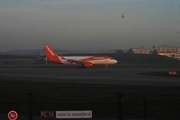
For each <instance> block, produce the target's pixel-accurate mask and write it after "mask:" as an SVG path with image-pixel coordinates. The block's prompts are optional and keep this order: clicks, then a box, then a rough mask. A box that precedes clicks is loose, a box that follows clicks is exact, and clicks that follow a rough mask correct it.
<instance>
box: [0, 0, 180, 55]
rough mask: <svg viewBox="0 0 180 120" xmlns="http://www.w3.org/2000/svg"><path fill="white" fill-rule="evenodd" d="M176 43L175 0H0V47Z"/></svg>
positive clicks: (179, 29) (179, 41)
mask: <svg viewBox="0 0 180 120" xmlns="http://www.w3.org/2000/svg"><path fill="white" fill-rule="evenodd" d="M45 43H48V44H50V45H51V47H52V48H54V49H65V50H102V49H105V50H108V49H122V50H127V49H130V48H133V47H140V46H144V47H148V48H152V46H157V45H171V46H177V47H180V0H0V52H5V51H8V50H14V49H41V48H43V45H44V44H45Z"/></svg>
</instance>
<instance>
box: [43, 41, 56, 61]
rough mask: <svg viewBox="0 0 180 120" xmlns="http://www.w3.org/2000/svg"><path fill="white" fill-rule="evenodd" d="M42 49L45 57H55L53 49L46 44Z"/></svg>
mask: <svg viewBox="0 0 180 120" xmlns="http://www.w3.org/2000/svg"><path fill="white" fill-rule="evenodd" d="M44 47H45V50H46V55H47V57H48V58H54V57H57V55H56V53H55V52H54V51H53V49H52V48H51V47H50V46H49V45H48V44H45V45H44Z"/></svg>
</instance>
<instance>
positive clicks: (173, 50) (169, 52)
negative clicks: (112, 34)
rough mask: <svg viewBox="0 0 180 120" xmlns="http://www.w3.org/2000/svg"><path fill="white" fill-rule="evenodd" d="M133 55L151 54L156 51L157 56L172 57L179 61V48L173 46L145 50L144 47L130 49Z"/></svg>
mask: <svg viewBox="0 0 180 120" xmlns="http://www.w3.org/2000/svg"><path fill="white" fill-rule="evenodd" d="M132 50H133V52H134V54H153V52H154V51H157V53H158V54H159V55H163V56H167V57H172V58H176V59H178V60H180V47H179V48H178V47H175V46H166V45H161V46H154V47H153V48H145V47H139V48H132Z"/></svg>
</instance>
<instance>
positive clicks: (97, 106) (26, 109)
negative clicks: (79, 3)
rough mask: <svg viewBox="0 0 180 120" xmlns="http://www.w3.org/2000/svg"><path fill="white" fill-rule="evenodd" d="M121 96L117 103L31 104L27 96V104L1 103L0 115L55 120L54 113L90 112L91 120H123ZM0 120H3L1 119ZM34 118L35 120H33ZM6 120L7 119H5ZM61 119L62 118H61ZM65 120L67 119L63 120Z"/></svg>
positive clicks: (30, 96)
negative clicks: (97, 119)
mask: <svg viewBox="0 0 180 120" xmlns="http://www.w3.org/2000/svg"><path fill="white" fill-rule="evenodd" d="M122 96H123V95H122V94H118V96H117V102H111V103H103V102H97V103H95V102H71V103H62V102H33V98H32V95H31V94H28V101H27V102H1V103H0V113H1V115H2V114H4V113H9V112H10V111H12V110H14V111H16V112H17V113H18V114H19V115H18V117H19V118H18V120H21V119H22V120H25V119H26V120H36V119H40V120H44V119H45V120H51V119H56V116H57V114H56V111H92V116H91V117H92V118H116V119H117V120H123V111H122V107H123V99H122ZM1 115H0V119H1V120H3V119H2V118H1ZM35 117H36V119H35ZM6 119H7V117H6ZM62 119H63V118H62ZM64 119H67V118H64Z"/></svg>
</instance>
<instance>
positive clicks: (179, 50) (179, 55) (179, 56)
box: [175, 48, 180, 60]
mask: <svg viewBox="0 0 180 120" xmlns="http://www.w3.org/2000/svg"><path fill="white" fill-rule="evenodd" d="M175 58H176V59H178V60H180V48H177V54H175Z"/></svg>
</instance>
